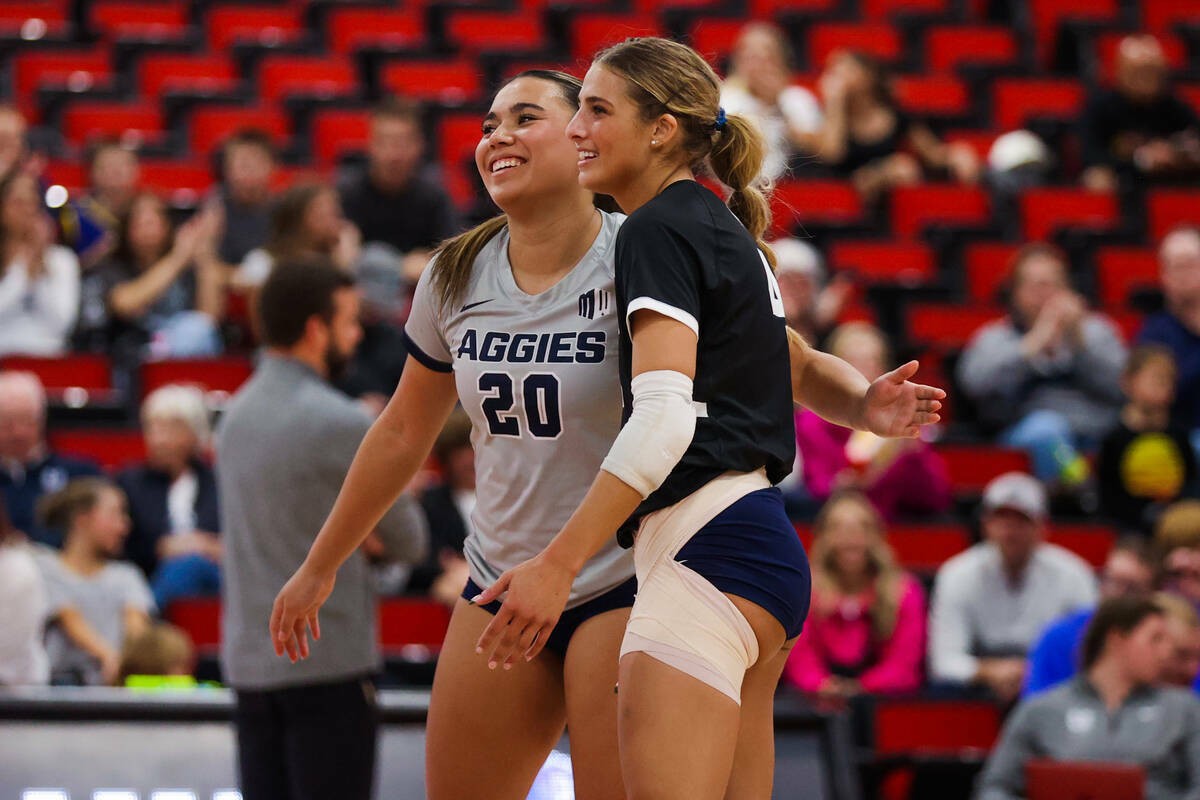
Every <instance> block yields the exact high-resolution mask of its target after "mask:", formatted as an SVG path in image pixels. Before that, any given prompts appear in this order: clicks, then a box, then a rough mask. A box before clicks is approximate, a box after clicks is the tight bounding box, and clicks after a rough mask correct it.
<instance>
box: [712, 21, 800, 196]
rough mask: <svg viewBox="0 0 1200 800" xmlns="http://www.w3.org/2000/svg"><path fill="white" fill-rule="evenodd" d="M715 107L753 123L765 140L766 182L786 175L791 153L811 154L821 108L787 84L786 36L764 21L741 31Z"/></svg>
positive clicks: (789, 54)
mask: <svg viewBox="0 0 1200 800" xmlns="http://www.w3.org/2000/svg"><path fill="white" fill-rule="evenodd" d="M721 106H722V107H723V108H724V109H725V113H727V114H741V115H742V116H745V117H749V118H750V119H753V120H754V121H755V122H757V123H758V125H759V127H760V128H762V130H763V134H764V135H765V136H766V140H767V154H766V158H765V159H764V160H763V175H764V176H765V177H767V178H770V179H772V180H774V179H776V178H779V177H780V176H781V175H783V174H784V173H786V172H787V171H788V167H789V162H790V161H791V159H792V156H793V155H794V154H795V153H797V152H811V151H812V150H813V145H814V138H815V134H816V132H817V131H819V130H820V129H821V122H822V120H821V105H820V103H818V102H817V98H816V97H815V96H814V95H813V93H812V92H810V91H809V90H808V89H805V88H804V87H802V86H796V85H795V84H794V83H793V82H792V52H791V47H790V46H789V45H788V41H787V35H786V34H785V33H784V32H783V30H782V29H780V28H779V26H778V25H774V24H772V23H770V22H751V23H750V24H749V25H747V26H746V27H744V28H742V32H741V33H740V34H739V35H738V39H737V42H736V43H735V44H734V46H733V53H732V54H731V57H730V66H729V75H728V76H727V77H726V78H725V83H724V84H723V85H722V87H721Z"/></svg>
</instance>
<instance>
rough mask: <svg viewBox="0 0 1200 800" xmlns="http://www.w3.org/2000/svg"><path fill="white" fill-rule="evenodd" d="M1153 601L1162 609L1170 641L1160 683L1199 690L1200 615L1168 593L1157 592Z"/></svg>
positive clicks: (1189, 604) (1186, 603) (1180, 598)
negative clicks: (1169, 650) (1168, 654)
mask: <svg viewBox="0 0 1200 800" xmlns="http://www.w3.org/2000/svg"><path fill="white" fill-rule="evenodd" d="M1154 601H1155V602H1156V603H1158V605H1159V606H1160V607H1161V608H1162V610H1163V614H1164V616H1165V618H1166V623H1167V638H1168V639H1169V640H1170V642H1171V657H1170V658H1169V659H1167V665H1166V667H1165V668H1164V670H1163V675H1162V682H1163V683H1164V684H1166V685H1167V686H1185V687H1188V688H1190V689H1192V690H1194V691H1196V692H1200V614H1197V613H1196V609H1195V608H1193V607H1192V604H1191V603H1189V602H1188V601H1186V600H1184V599H1183V598H1182V597H1180V596H1179V595H1175V594H1171V593H1170V592H1159V593H1158V594H1156V595H1154Z"/></svg>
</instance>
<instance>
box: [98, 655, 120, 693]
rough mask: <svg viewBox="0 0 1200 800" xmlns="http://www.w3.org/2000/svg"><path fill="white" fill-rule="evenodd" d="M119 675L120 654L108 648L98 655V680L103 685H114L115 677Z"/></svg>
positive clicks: (115, 682) (115, 683)
mask: <svg viewBox="0 0 1200 800" xmlns="http://www.w3.org/2000/svg"><path fill="white" fill-rule="evenodd" d="M120 675H121V654H120V653H119V652H117V651H116V650H109V651H108V652H106V653H105V654H104V655H102V656H100V680H101V681H103V682H104V685H105V686H116V685H117V678H118V677H120Z"/></svg>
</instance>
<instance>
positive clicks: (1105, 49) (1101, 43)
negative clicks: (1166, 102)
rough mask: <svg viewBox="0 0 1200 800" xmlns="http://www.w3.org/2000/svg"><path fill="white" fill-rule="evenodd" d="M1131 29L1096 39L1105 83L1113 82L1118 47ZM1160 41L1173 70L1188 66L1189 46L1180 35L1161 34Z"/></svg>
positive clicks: (1106, 34)
mask: <svg viewBox="0 0 1200 800" xmlns="http://www.w3.org/2000/svg"><path fill="white" fill-rule="evenodd" d="M1197 9H1200V4H1197ZM1196 21H1197V22H1200V11H1197V20H1196ZM1129 33H1130V32H1129V31H1124V32H1119V31H1109V32H1107V33H1102V34H1100V36H1099V37H1098V38H1097V39H1096V60H1097V61H1098V62H1099V66H1100V76H1099V77H1100V80H1101V81H1102V82H1103V83H1112V80H1113V76H1114V69H1115V67H1116V62H1117V48H1118V47H1119V46H1120V44H1121V40H1122V39H1124V38H1125V37H1126V36H1128V35H1129ZM1157 38H1158V41H1159V43H1160V44H1161V45H1162V48H1163V53H1164V54H1165V55H1166V57H1167V63H1168V64H1170V66H1171V69H1173V70H1183V69H1186V68H1187V60H1188V56H1187V46H1186V45H1185V44H1184V43H1183V42H1182V41H1180V39H1179V37H1178V36H1174V35H1170V34H1159V35H1158V37H1157Z"/></svg>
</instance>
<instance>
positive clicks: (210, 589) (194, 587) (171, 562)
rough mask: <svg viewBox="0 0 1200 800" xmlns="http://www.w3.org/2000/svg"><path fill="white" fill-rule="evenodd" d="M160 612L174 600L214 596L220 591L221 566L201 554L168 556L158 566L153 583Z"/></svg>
mask: <svg viewBox="0 0 1200 800" xmlns="http://www.w3.org/2000/svg"><path fill="white" fill-rule="evenodd" d="M150 589H151V591H152V592H154V602H155V603H157V604H158V611H159V613H160V614H166V612H167V608H169V607H170V605H171V603H172V602H174V601H175V600H179V599H182V598H185V597H200V596H204V595H214V594H218V593H220V591H221V566H220V565H219V564H216V563H214V562H212V561H210V560H209V559H207V558H205V557H204V556H202V555H197V554H192V555H186V556H179V557H178V558H172V559H168V560H167V561H163V562H162V563H161V564H159V565H158V569H157V570H155V572H154V579H153V580H151V582H150Z"/></svg>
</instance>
